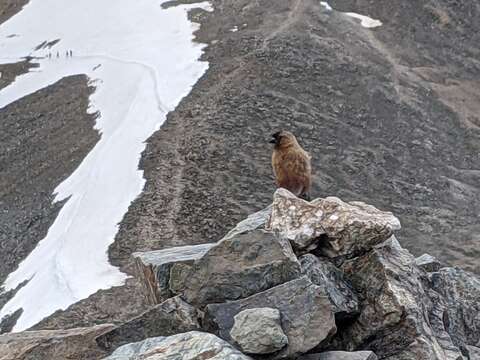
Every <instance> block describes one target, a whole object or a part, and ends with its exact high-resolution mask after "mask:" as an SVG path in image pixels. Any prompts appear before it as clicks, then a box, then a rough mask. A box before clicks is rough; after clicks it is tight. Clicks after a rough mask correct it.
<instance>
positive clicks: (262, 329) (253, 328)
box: [230, 308, 288, 354]
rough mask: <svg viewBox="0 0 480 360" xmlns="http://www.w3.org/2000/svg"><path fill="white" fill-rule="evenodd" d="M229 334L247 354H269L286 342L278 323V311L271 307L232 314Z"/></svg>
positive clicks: (286, 339)
mask: <svg viewBox="0 0 480 360" xmlns="http://www.w3.org/2000/svg"><path fill="white" fill-rule="evenodd" d="M230 336H231V338H232V339H233V340H234V341H235V343H236V344H237V345H238V347H239V348H240V350H242V351H243V352H244V353H247V354H271V353H274V352H276V351H278V350H280V349H282V348H283V347H284V346H286V345H287V344H288V338H287V336H286V335H285V333H284V332H283V330H282V325H281V324H280V311H278V310H277V309H272V308H254V309H247V310H243V311H241V312H239V313H238V314H237V315H235V316H234V324H233V327H232V330H230Z"/></svg>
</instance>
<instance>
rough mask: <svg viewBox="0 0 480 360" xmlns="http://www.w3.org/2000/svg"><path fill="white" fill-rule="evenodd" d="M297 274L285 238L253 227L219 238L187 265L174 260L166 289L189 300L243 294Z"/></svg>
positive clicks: (210, 300)
mask: <svg viewBox="0 0 480 360" xmlns="http://www.w3.org/2000/svg"><path fill="white" fill-rule="evenodd" d="M299 275H300V263H299V262H298V260H297V258H296V256H295V254H294V253H293V251H292V248H291V246H290V243H289V242H288V241H287V240H284V239H281V238H277V237H276V236H275V235H274V234H273V233H271V232H267V231H265V230H254V231H251V232H247V233H241V234H237V235H235V236H232V237H227V238H224V239H222V240H220V241H219V242H218V243H217V244H216V245H215V246H213V247H212V248H211V249H210V250H208V251H207V252H206V253H205V254H204V255H203V256H202V257H201V258H199V259H197V260H196V261H195V262H194V263H193V264H191V265H185V264H184V263H181V264H178V265H177V264H174V265H173V266H172V268H171V272H170V289H171V290H172V291H173V292H174V293H176V294H181V295H182V297H183V298H184V299H185V300H186V301H187V302H188V303H190V304H192V305H195V306H199V307H202V306H204V305H207V304H210V303H218V302H223V301H225V300H236V299H241V298H245V297H247V296H250V295H252V294H255V293H258V292H261V291H263V290H266V289H269V288H271V287H273V286H276V285H278V284H282V283H284V282H287V281H289V280H292V279H295V278H297V277H298V276H299Z"/></svg>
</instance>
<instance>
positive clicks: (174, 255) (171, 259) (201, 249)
mask: <svg viewBox="0 0 480 360" xmlns="http://www.w3.org/2000/svg"><path fill="white" fill-rule="evenodd" d="M214 245H215V244H200V245H193V246H179V247H173V248H169V249H164V250H156V251H147V252H137V253H134V254H133V258H134V260H135V264H136V268H137V272H138V277H139V278H140V279H142V282H143V284H144V287H145V290H146V297H147V299H148V300H149V302H150V303H151V304H160V303H161V302H162V301H164V300H165V299H167V298H169V297H171V296H173V294H172V292H171V291H170V288H169V283H170V269H171V267H172V265H173V264H185V265H188V264H192V263H193V262H194V261H195V260H196V259H198V258H200V257H202V256H203V255H204V254H205V253H206V252H207V251H208V250H209V249H211V248H212V246H214Z"/></svg>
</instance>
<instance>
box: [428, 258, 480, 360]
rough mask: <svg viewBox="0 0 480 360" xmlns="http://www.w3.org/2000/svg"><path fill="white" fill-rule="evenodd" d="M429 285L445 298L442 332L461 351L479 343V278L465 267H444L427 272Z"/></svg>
mask: <svg viewBox="0 0 480 360" xmlns="http://www.w3.org/2000/svg"><path fill="white" fill-rule="evenodd" d="M431 283H432V289H433V290H434V291H436V292H437V293H438V294H440V296H441V297H442V298H443V300H444V301H445V305H444V313H443V319H444V321H443V322H444V324H445V330H446V332H447V333H448V334H449V335H450V336H451V338H452V340H453V343H454V344H455V345H456V346H458V347H459V348H460V349H462V350H463V352H467V351H466V347H467V346H468V345H470V346H479V345H480V279H479V278H477V277H476V276H475V275H474V274H472V273H469V272H467V271H464V270H461V269H458V268H451V267H446V268H442V269H441V270H439V271H438V272H436V273H433V274H431Z"/></svg>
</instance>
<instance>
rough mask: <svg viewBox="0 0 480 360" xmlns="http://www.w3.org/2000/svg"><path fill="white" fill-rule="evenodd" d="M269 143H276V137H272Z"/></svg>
mask: <svg viewBox="0 0 480 360" xmlns="http://www.w3.org/2000/svg"><path fill="white" fill-rule="evenodd" d="M269 143H270V144H276V143H277V139H272V140H270V141H269Z"/></svg>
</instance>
